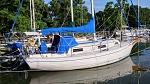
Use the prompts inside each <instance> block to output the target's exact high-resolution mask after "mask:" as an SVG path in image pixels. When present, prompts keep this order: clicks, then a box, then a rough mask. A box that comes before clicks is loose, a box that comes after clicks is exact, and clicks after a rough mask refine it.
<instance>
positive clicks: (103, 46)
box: [98, 45, 106, 49]
mask: <svg viewBox="0 0 150 84" xmlns="http://www.w3.org/2000/svg"><path fill="white" fill-rule="evenodd" d="M105 47H106V45H101V46H98V49H100V48H105Z"/></svg>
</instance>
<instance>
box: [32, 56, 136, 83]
mask: <svg viewBox="0 0 150 84" xmlns="http://www.w3.org/2000/svg"><path fill="white" fill-rule="evenodd" d="M133 65H134V64H133V62H132V60H131V59H130V57H128V58H126V59H124V60H122V61H120V62H118V63H115V64H111V65H108V66H104V67H97V68H91V69H84V70H75V71H62V72H30V76H31V81H30V84H62V83H63V84H70V83H71V84H72V83H73V84H74V83H88V84H89V83H90V84H92V83H95V82H97V83H98V82H99V83H100V82H106V81H108V80H114V79H116V78H118V77H124V76H127V75H129V74H132V72H133V71H132V66H133Z"/></svg>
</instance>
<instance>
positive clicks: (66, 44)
mask: <svg viewBox="0 0 150 84" xmlns="http://www.w3.org/2000/svg"><path fill="white" fill-rule="evenodd" d="M76 45H78V43H77V42H76V40H75V39H74V37H72V36H62V37H61V38H60V43H59V47H58V52H57V53H58V54H64V53H68V50H69V49H70V48H71V47H74V46H76Z"/></svg>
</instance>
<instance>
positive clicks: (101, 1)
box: [45, 0, 150, 12]
mask: <svg viewBox="0 0 150 84" xmlns="http://www.w3.org/2000/svg"><path fill="white" fill-rule="evenodd" d="M49 1H51V0H45V3H47V2H49ZM84 1H85V4H84V5H85V6H87V7H88V9H89V12H91V10H90V9H91V4H90V0H84ZM109 1H113V2H115V3H116V0H94V8H95V11H96V12H97V11H100V10H101V11H103V9H104V8H105V5H106V3H107V2H109ZM132 1H133V4H134V5H137V4H138V0H132ZM128 2H129V3H130V0H128ZM139 2H140V3H139V4H140V6H141V7H148V8H150V0H139Z"/></svg>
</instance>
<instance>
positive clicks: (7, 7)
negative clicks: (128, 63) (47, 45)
mask: <svg viewBox="0 0 150 84" xmlns="http://www.w3.org/2000/svg"><path fill="white" fill-rule="evenodd" d="M21 1H22V0H1V1H0V33H1V34H3V33H8V32H9V31H10V29H11V28H12V25H13V23H14V19H15V17H16V13H17V11H18V7H19V5H20V2H21ZM84 4H85V1H83V0H73V11H74V12H73V13H74V14H73V15H74V24H75V26H81V25H85V24H87V23H88V21H89V20H90V18H91V13H89V12H88V8H87V6H85V5H84ZM34 5H35V6H34V10H35V22H36V29H40V28H51V27H62V26H69V24H70V22H71V10H70V0H52V1H50V2H49V3H44V1H43V0H34ZM134 7H135V9H136V12H137V5H134ZM123 8H124V11H125V14H126V16H127V18H128V21H129V24H130V26H131V27H133V28H137V23H138V20H137V18H136V15H135V13H134V10H133V7H132V6H130V5H129V3H128V2H126V0H124V1H123ZM149 17H150V9H149V8H142V7H140V22H141V24H144V25H146V26H147V27H150V19H149ZM30 18H31V16H30V0H24V2H23V4H22V7H21V9H20V12H19V15H18V18H17V21H16V23H15V26H14V30H13V31H16V32H24V31H31V30H32V28H31V26H30V25H31V21H30ZM95 18H96V30H97V31H100V30H103V29H106V28H110V29H111V30H114V29H116V28H118V29H120V28H121V24H122V25H126V22H125V19H124V18H123V16H122V17H121V11H120V8H119V4H118V3H114V2H108V3H107V4H106V5H105V8H104V11H98V12H96V13H95ZM121 19H122V20H121Z"/></svg>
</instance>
